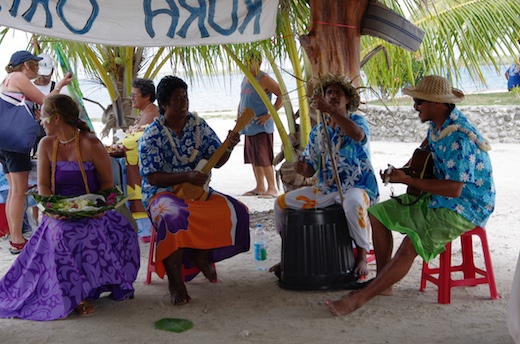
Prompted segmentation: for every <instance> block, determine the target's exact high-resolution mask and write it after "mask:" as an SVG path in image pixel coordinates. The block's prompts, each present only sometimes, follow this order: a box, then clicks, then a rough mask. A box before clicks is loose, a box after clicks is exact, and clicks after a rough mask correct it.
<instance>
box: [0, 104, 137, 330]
mask: <svg viewBox="0 0 520 344" xmlns="http://www.w3.org/2000/svg"><path fill="white" fill-rule="evenodd" d="M41 123H42V125H43V127H44V128H45V132H46V133H47V136H45V137H44V138H43V139H42V140H41V142H40V145H39V147H38V150H39V154H38V193H39V194H40V195H42V196H50V195H60V196H68V197H72V196H79V195H84V194H89V193H96V192H99V191H103V190H109V189H111V188H113V186H114V182H113V178H112V169H111V165H110V157H109V156H108V153H107V152H106V150H105V147H104V146H103V144H102V143H101V141H100V140H99V139H98V138H97V137H96V136H95V134H93V133H91V132H90V130H89V128H88V126H87V125H86V123H84V122H83V121H81V120H79V108H78V106H77V104H76V103H75V102H74V100H72V98H70V97H69V96H66V95H62V94H60V95H54V96H50V97H48V98H47V99H46V100H45V101H44V103H43V107H42V114H41ZM139 265H140V255H139V244H138V241H137V234H136V233H135V230H134V229H133V227H132V225H131V224H130V223H129V222H128V220H127V219H126V218H125V217H124V216H123V215H121V214H120V213H119V212H117V211H115V210H109V211H106V212H104V213H101V214H98V215H94V216H92V217H81V218H70V217H66V216H62V215H60V216H58V215H55V214H45V213H44V215H43V217H42V221H41V224H40V226H39V227H38V229H37V230H36V231H35V233H34V234H33V236H32V237H31V238H30V239H29V241H28V243H27V245H26V247H25V249H24V250H23V251H22V252H21V254H20V255H19V256H18V258H17V259H16V261H15V262H14V263H13V265H12V266H11V268H10V269H9V271H7V273H6V274H5V276H4V277H3V278H2V279H0V318H11V317H17V318H22V319H28V320H43V321H47V320H54V319H61V318H65V317H66V316H67V315H68V314H70V313H71V312H72V311H74V310H76V312H77V313H78V314H79V315H89V314H92V313H93V312H94V308H93V306H92V304H91V303H90V301H87V300H93V299H98V298H99V297H100V296H101V294H102V293H106V292H110V293H111V297H112V298H113V299H114V300H116V301H122V300H125V299H128V298H132V297H133V295H134V288H133V282H134V281H135V279H136V278H137V272H138V270H139Z"/></svg>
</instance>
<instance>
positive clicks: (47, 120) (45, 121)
mask: <svg viewBox="0 0 520 344" xmlns="http://www.w3.org/2000/svg"><path fill="white" fill-rule="evenodd" d="M54 115H56V114H53V115H50V116H49V117H40V122H41V123H47V124H49V123H50V122H51V118H52V117H54Z"/></svg>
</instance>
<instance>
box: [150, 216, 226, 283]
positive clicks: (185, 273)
mask: <svg viewBox="0 0 520 344" xmlns="http://www.w3.org/2000/svg"><path fill="white" fill-rule="evenodd" d="M156 237H157V234H156V232H155V228H154V227H153V226H152V227H151V228H150V249H149V251H148V268H147V270H146V280H145V281H144V284H147V285H148V284H150V283H152V273H154V272H155V260H154V259H155V239H156ZM210 265H211V266H212V267H213V268H214V269H215V271H216V268H215V263H211V264H210ZM198 272H200V270H199V268H198V267H196V266H194V267H192V268H188V269H186V268H184V265H183V266H182V279H184V280H186V276H189V275H192V274H195V273H198Z"/></svg>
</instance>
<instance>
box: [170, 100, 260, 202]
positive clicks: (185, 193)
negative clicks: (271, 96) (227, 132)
mask: <svg viewBox="0 0 520 344" xmlns="http://www.w3.org/2000/svg"><path fill="white" fill-rule="evenodd" d="M253 117H255V112H254V111H253V109H250V108H247V109H245V110H244V112H243V114H242V116H240V117H239V118H238V120H237V122H236V124H235V127H234V128H233V129H232V130H231V131H232V132H234V133H238V132H239V131H240V130H242V129H244V127H245V126H246V125H247V124H248V123H249V122H250V121H251V119H253ZM228 146H229V142H228V139H227V138H226V140H225V141H224V142H223V143H222V144H221V145H220V147H218V149H217V150H216V151H215V152H214V153H213V154H212V155H211V157H210V158H209V159H208V160H205V159H201V160H200V161H199V163H198V164H197V167H195V171H199V172H201V173H204V174H208V175H209V172H210V171H211V169H212V168H213V167H215V165H216V164H217V162H218V161H219V160H220V158H221V157H222V155H224V153H225V152H226V149H227V148H228ZM173 192H174V193H175V196H177V197H179V198H182V199H189V200H196V201H199V200H206V199H207V198H208V195H209V178H208V180H207V181H206V183H205V184H204V185H203V186H199V185H194V184H191V183H188V182H186V183H182V184H178V185H176V186H174V188H173Z"/></svg>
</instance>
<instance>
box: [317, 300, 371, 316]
mask: <svg viewBox="0 0 520 344" xmlns="http://www.w3.org/2000/svg"><path fill="white" fill-rule="evenodd" d="M325 305H326V306H327V308H328V309H329V311H330V312H331V313H332V314H333V315H334V316H337V317H339V316H342V315H346V314H348V313H352V312H354V311H355V310H356V309H358V308H359V307H361V306H362V305H357V303H356V302H355V298H351V297H347V298H344V299H339V300H337V301H331V300H325Z"/></svg>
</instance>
